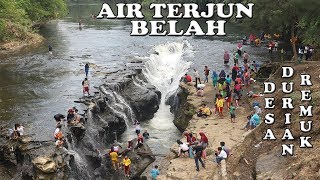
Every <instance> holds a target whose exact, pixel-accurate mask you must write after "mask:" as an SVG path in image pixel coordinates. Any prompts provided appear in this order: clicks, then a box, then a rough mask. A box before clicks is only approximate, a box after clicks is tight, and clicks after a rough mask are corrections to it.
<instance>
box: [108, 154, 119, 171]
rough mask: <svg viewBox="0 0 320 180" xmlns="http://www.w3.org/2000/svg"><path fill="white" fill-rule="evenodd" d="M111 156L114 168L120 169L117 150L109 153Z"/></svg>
mask: <svg viewBox="0 0 320 180" xmlns="http://www.w3.org/2000/svg"><path fill="white" fill-rule="evenodd" d="M109 156H110V159H111V162H112V166H113V169H114V170H118V169H119V161H118V153H117V152H115V151H112V152H110V153H109Z"/></svg>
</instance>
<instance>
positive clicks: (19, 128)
mask: <svg viewBox="0 0 320 180" xmlns="http://www.w3.org/2000/svg"><path fill="white" fill-rule="evenodd" d="M17 131H18V132H19V134H20V136H22V135H23V133H24V127H23V126H22V125H20V126H18V127H17Z"/></svg>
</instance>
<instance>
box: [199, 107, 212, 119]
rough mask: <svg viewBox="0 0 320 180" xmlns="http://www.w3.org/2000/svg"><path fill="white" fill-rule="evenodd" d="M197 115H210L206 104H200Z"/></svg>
mask: <svg viewBox="0 0 320 180" xmlns="http://www.w3.org/2000/svg"><path fill="white" fill-rule="evenodd" d="M197 115H198V117H208V116H210V115H211V110H210V108H209V107H207V105H206V104H202V105H201V107H199V111H198V112H197Z"/></svg>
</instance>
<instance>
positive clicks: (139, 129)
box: [135, 122, 141, 135]
mask: <svg viewBox="0 0 320 180" xmlns="http://www.w3.org/2000/svg"><path fill="white" fill-rule="evenodd" d="M135 130H136V134H137V135H138V134H140V132H141V127H140V123H139V122H137V123H136V127H135Z"/></svg>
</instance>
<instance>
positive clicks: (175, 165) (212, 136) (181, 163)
mask: <svg viewBox="0 0 320 180" xmlns="http://www.w3.org/2000/svg"><path fill="white" fill-rule="evenodd" d="M180 87H181V88H184V89H187V90H188V91H189V92H190V95H189V96H188V98H187V101H188V102H190V103H191V104H192V105H194V106H195V107H197V108H198V107H199V106H200V105H201V104H202V102H206V103H207V105H208V106H209V107H210V108H211V109H213V107H214V96H215V94H216V93H217V89H215V88H214V87H213V86H212V83H211V82H209V83H207V86H206V88H205V90H204V91H205V95H204V97H198V96H196V94H195V93H196V89H195V88H194V86H190V85H187V84H184V83H182V84H181V85H180ZM244 91H246V89H245V90H244ZM243 94H245V93H243ZM249 104H250V103H249V101H248V99H247V98H245V97H244V98H243V99H242V101H240V107H239V108H238V109H236V111H235V112H236V116H237V118H236V121H237V122H236V123H231V121H230V115H229V110H227V108H226V106H225V108H224V118H222V119H221V118H220V117H219V116H218V115H215V114H212V115H211V116H210V117H208V118H199V117H197V116H196V114H195V115H193V117H192V119H191V120H190V123H189V126H188V128H187V129H186V131H189V132H193V133H197V138H198V139H199V138H200V136H199V134H198V133H199V132H200V131H203V132H204V133H205V134H206V135H207V137H208V139H209V146H208V148H207V155H208V156H207V159H206V169H203V168H200V171H199V172H197V171H196V168H195V163H194V159H191V158H187V157H180V158H173V156H172V155H171V156H170V157H168V158H167V159H165V160H164V161H163V163H162V165H161V169H160V170H161V175H160V176H159V179H163V180H165V179H166V180H167V179H185V180H186V179H220V178H221V177H220V170H219V169H220V168H217V164H215V163H214V162H213V159H214V157H215V155H214V151H215V150H216V149H217V147H219V143H220V142H221V141H224V142H225V143H226V146H227V147H230V148H232V147H234V146H235V145H237V144H239V143H241V142H243V140H244V138H245V136H246V135H247V134H248V133H249V132H250V131H244V130H241V128H242V127H243V126H244V125H245V124H246V122H247V118H246V117H247V115H248V114H249V113H250V111H251V110H252V109H251V108H250V107H249ZM182 140H183V142H186V139H185V138H183V139H182ZM172 149H173V150H177V149H178V146H177V144H174V145H173V146H172Z"/></svg>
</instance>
